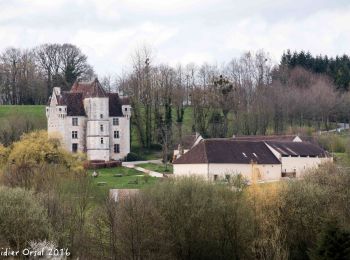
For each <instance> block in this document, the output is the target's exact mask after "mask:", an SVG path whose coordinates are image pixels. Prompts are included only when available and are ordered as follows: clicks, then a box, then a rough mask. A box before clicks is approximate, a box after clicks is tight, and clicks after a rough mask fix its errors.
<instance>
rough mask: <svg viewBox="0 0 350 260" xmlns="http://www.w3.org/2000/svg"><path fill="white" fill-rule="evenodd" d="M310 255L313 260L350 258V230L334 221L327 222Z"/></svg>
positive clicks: (344, 259) (343, 259) (342, 259)
mask: <svg viewBox="0 0 350 260" xmlns="http://www.w3.org/2000/svg"><path fill="white" fill-rule="evenodd" d="M309 256H310V259H312V260H331V259H332V260H346V259H350V232H348V231H344V230H342V229H340V228H339V227H337V225H336V224H335V223H334V222H332V223H329V224H327V226H326V227H325V228H324V230H323V232H321V233H320V236H319V238H318V240H317V244H316V247H315V248H314V249H313V250H310V251H309Z"/></svg>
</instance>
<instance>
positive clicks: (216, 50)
mask: <svg viewBox="0 0 350 260" xmlns="http://www.w3.org/2000/svg"><path fill="white" fill-rule="evenodd" d="M349 24H350V1H348V0H347V1H346V0H338V1H331V0H318V1H310V0H304V1H299V0H294V1H290V0H279V1H272V0H255V1H249V0H245V1H243V0H240V1H236V0H216V1H214V0H76V1H74V0H55V1H49V0H22V1H21V0H11V1H9V0H6V1H4V0H0V49H5V48H6V47H8V46H14V47H21V48H29V47H33V46H36V45H38V44H41V43H46V42H59V43H63V42H70V43H73V44H76V45H77V46H79V47H80V48H81V49H82V51H83V52H84V53H86V54H87V55H88V56H89V62H90V63H91V64H92V65H93V66H94V68H95V70H96V72H97V73H98V74H100V75H104V74H107V73H110V74H115V73H121V71H122V70H123V69H127V68H128V66H129V64H130V55H131V54H132V52H133V51H134V50H135V49H136V48H137V47H138V46H141V45H143V44H147V45H150V46H152V48H153V49H154V50H155V51H156V52H155V57H156V61H157V62H164V63H168V64H171V65H174V64H176V63H179V62H181V63H188V62H195V63H198V64H201V63H202V62H205V61H207V62H218V63H221V62H227V61H229V60H230V59H231V58H232V57H238V56H239V55H240V54H241V53H243V52H244V51H247V50H252V51H256V50H258V49H264V50H265V51H267V52H269V53H270V55H271V57H272V59H273V60H275V61H278V60H279V56H280V55H281V54H282V52H283V50H285V49H287V48H290V49H292V50H294V49H296V50H301V49H304V50H310V51H311V52H312V53H313V54H319V53H322V54H329V55H336V54H343V53H348V54H349V47H350V46H349V44H350V26H349Z"/></svg>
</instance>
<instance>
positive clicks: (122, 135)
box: [109, 116, 130, 160]
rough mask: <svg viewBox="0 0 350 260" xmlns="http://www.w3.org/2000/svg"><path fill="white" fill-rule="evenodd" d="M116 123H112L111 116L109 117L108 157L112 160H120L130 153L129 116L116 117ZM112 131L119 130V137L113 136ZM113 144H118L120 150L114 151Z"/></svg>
mask: <svg viewBox="0 0 350 260" xmlns="http://www.w3.org/2000/svg"><path fill="white" fill-rule="evenodd" d="M117 118H118V119H119V124H118V125H113V117H110V119H109V124H110V157H111V159H113V160H121V159H124V157H126V155H127V154H128V153H130V117H127V116H125V117H117ZM114 131H119V138H114ZM114 144H119V148H120V152H119V153H114Z"/></svg>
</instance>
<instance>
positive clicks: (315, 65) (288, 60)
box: [280, 50, 350, 91]
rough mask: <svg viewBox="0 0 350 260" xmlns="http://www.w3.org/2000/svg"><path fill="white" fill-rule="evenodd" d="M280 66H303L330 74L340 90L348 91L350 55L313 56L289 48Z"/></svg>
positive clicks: (316, 71)
mask: <svg viewBox="0 0 350 260" xmlns="http://www.w3.org/2000/svg"><path fill="white" fill-rule="evenodd" d="M280 66H282V67H283V66H287V67H288V68H295V67H302V68H305V69H306V70H309V71H312V72H315V73H320V74H325V75H327V76H329V77H330V78H331V79H332V80H333V82H334V84H335V85H336V87H337V88H338V89H339V90H343V91H348V90H349V84H350V57H349V56H348V55H346V54H344V55H342V56H338V55H337V56H335V58H334V57H328V56H327V55H324V56H323V55H316V56H312V55H311V53H310V52H304V51H300V52H297V51H295V52H293V53H291V51H290V50H287V51H285V52H284V53H283V55H282V57H281V62H280Z"/></svg>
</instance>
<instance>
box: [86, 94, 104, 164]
mask: <svg viewBox="0 0 350 260" xmlns="http://www.w3.org/2000/svg"><path fill="white" fill-rule="evenodd" d="M84 108H85V111H86V114H87V117H88V118H87V124H86V149H87V157H88V159H89V160H104V161H109V159H110V157H109V138H110V136H109V134H110V133H109V119H108V118H109V99H108V98H100V97H99V98H86V99H84ZM101 125H102V126H103V131H102V130H101ZM101 138H103V143H102V144H101Z"/></svg>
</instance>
